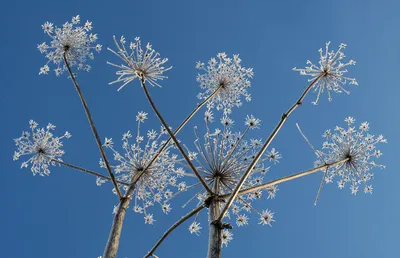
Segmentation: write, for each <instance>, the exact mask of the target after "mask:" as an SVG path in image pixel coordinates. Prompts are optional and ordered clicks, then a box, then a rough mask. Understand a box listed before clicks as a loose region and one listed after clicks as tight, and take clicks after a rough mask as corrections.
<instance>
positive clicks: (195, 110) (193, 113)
mask: <svg viewBox="0 0 400 258" xmlns="http://www.w3.org/2000/svg"><path fill="white" fill-rule="evenodd" d="M221 87H222V86H219V87H218V88H217V89H216V90H215V91H214V92H213V93H212V94H211V95H210V96H208V97H207V98H206V99H205V100H204V101H203V102H201V103H200V104H199V105H198V106H197V107H196V108H195V109H194V110H193V111H192V112H191V113H190V114H189V116H187V117H186V119H185V120H183V122H182V123H181V124H180V125H179V126H178V128H177V129H176V130H175V132H174V136H176V135H177V134H178V133H179V132H180V131H181V130H182V128H183V127H184V126H185V125H186V124H187V122H189V120H190V119H191V118H192V117H193V116H194V115H195V114H196V113H197V111H199V110H200V108H201V107H203V106H204V105H205V104H206V103H207V102H208V101H209V100H210V99H211V98H212V97H214V96H215V94H217V93H218V91H219V90H220V89H221ZM171 140H172V137H169V138H168V140H167V141H166V142H165V143H164V144H163V146H162V147H161V148H160V149H159V150H157V153H156V154H155V155H154V156H153V158H152V159H151V160H150V162H149V163H148V164H147V166H146V167H145V168H144V169H143V171H142V172H140V174H138V176H137V178H136V179H135V180H134V181H133V182H132V185H133V189H132V190H131V189H129V190H128V194H127V195H126V196H129V195H130V193H132V192H133V190H134V187H135V185H136V183H137V181H139V179H140V178H141V177H142V176H143V175H144V174H145V173H146V171H147V169H148V168H149V167H150V166H151V165H152V164H153V163H154V162H155V161H156V159H157V158H158V157H159V156H160V154H161V153H162V152H163V150H164V149H165V148H166V147H167V145H168V144H169V143H170V141H171ZM129 192H130V193H129Z"/></svg>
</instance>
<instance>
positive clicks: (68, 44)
mask: <svg viewBox="0 0 400 258" xmlns="http://www.w3.org/2000/svg"><path fill="white" fill-rule="evenodd" d="M79 23H80V17H79V15H77V16H75V17H72V21H71V22H66V23H64V24H63V25H62V27H61V28H59V27H57V26H55V27H54V25H53V23H51V22H45V23H44V24H43V25H42V29H43V31H44V33H46V34H47V35H48V36H49V37H50V38H51V41H50V44H47V43H46V42H43V43H41V44H39V45H38V46H37V48H38V49H39V51H40V53H42V54H45V55H46V58H47V59H48V61H47V63H46V64H45V65H44V66H43V67H41V68H40V72H39V74H47V73H48V72H49V71H50V66H49V64H50V63H53V64H54V65H55V66H56V68H55V69H54V72H55V74H56V75H57V76H59V75H60V74H62V73H63V72H64V71H65V70H67V68H66V66H65V65H64V64H63V63H64V56H65V57H66V58H67V59H68V61H69V63H70V65H71V66H77V67H78V70H85V71H89V70H90V69H91V66H90V65H88V64H85V63H86V60H87V58H88V57H89V58H90V59H93V58H94V54H93V50H95V51H97V52H100V51H101V48H102V46H101V45H100V44H97V45H95V44H94V43H95V42H96V40H97V34H93V33H89V32H90V31H91V30H92V28H93V26H92V22H90V21H86V22H85V25H83V26H78V25H79Z"/></svg>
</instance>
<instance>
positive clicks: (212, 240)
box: [207, 177, 222, 258]
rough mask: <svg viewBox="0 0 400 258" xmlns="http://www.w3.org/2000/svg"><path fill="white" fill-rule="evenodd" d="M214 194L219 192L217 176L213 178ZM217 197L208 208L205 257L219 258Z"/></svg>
mask: <svg viewBox="0 0 400 258" xmlns="http://www.w3.org/2000/svg"><path fill="white" fill-rule="evenodd" d="M214 192H215V196H218V194H219V177H216V179H215V188H214ZM219 209H220V207H219V198H213V199H212V200H211V203H210V207H209V208H208V223H209V224H210V229H209V233H208V254H207V258H220V257H221V247H222V226H221V224H220V223H218V222H219V221H218V220H217V218H218V215H219V214H218V213H219Z"/></svg>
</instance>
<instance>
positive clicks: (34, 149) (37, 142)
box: [13, 120, 71, 176]
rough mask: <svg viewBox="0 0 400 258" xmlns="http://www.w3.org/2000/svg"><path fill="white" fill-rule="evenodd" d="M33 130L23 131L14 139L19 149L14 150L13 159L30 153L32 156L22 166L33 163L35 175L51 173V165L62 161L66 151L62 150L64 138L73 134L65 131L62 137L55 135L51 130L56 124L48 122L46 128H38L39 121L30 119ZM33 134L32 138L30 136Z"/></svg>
mask: <svg viewBox="0 0 400 258" xmlns="http://www.w3.org/2000/svg"><path fill="white" fill-rule="evenodd" d="M29 126H30V128H31V132H30V133H29V132H22V136H21V137H19V138H16V139H14V141H15V145H16V146H17V147H18V151H15V152H14V157H13V160H14V161H15V160H18V159H19V158H20V157H21V156H24V155H30V156H31V157H30V158H29V159H28V160H27V161H24V162H22V165H21V168H23V167H25V168H27V167H28V166H29V164H31V165H32V166H31V171H32V173H33V175H36V174H39V175H41V176H44V175H47V176H48V175H49V174H50V170H49V165H53V166H55V164H56V162H55V160H58V161H61V156H62V155H63V154H64V151H63V150H61V147H62V146H63V145H62V142H61V139H62V138H64V137H65V138H70V137H71V134H69V133H68V132H65V134H64V135H63V136H61V137H54V136H53V134H52V133H51V131H53V130H55V128H56V127H55V126H54V125H52V124H50V123H49V124H48V125H47V127H46V129H44V128H37V126H38V123H36V122H35V121H33V120H30V121H29ZM31 136H32V138H30V137H31Z"/></svg>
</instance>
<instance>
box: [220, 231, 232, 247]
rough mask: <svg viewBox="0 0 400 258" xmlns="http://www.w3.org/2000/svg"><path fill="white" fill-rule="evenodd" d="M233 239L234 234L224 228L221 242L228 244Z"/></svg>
mask: <svg viewBox="0 0 400 258" xmlns="http://www.w3.org/2000/svg"><path fill="white" fill-rule="evenodd" d="M232 239H233V234H232V232H231V231H229V230H228V229H224V230H222V234H221V242H222V245H225V246H228V244H229V242H230V241H231V240H232Z"/></svg>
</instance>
